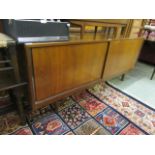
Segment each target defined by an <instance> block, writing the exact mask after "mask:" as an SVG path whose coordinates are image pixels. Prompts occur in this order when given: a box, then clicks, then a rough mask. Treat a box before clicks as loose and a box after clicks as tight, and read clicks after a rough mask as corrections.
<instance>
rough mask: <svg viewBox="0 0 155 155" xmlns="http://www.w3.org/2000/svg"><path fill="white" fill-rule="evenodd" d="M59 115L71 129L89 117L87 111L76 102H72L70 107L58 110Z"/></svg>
mask: <svg viewBox="0 0 155 155" xmlns="http://www.w3.org/2000/svg"><path fill="white" fill-rule="evenodd" d="M59 115H60V116H61V118H63V120H64V121H65V122H66V123H67V125H68V126H69V127H70V128H71V129H74V128H76V127H78V126H79V125H80V124H82V123H83V122H85V121H86V120H88V119H89V118H90V116H89V115H88V113H87V112H86V111H84V110H83V109H82V108H81V107H80V106H79V105H78V104H73V105H71V106H70V107H68V108H66V109H64V110H62V111H60V112H59Z"/></svg>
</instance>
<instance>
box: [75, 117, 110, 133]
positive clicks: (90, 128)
mask: <svg viewBox="0 0 155 155" xmlns="http://www.w3.org/2000/svg"><path fill="white" fill-rule="evenodd" d="M74 132H75V133H76V134H77V135H110V133H109V132H108V131H107V130H106V129H104V128H103V127H102V126H101V125H99V124H98V123H97V122H96V121H95V120H93V119H90V120H88V121H87V122H85V123H84V124H82V125H81V126H80V127H78V128H77V129H75V130H74Z"/></svg>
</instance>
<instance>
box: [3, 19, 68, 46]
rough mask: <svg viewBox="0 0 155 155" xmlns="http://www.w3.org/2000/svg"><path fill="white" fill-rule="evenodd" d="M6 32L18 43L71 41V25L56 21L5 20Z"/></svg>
mask: <svg viewBox="0 0 155 155" xmlns="http://www.w3.org/2000/svg"><path fill="white" fill-rule="evenodd" d="M3 28H4V32H5V33H6V34H8V35H10V36H11V37H13V38H14V39H15V40H16V41H17V42H18V43H30V42H47V41H65V40H68V39H69V23H67V22H60V21H59V22H58V21H54V20H27V19H18V20H17V19H5V20H3Z"/></svg>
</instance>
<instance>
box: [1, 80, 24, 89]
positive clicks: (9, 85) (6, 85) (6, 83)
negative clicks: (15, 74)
mask: <svg viewBox="0 0 155 155" xmlns="http://www.w3.org/2000/svg"><path fill="white" fill-rule="evenodd" d="M26 84H27V83H26V82H20V83H17V82H15V81H14V80H11V79H9V78H6V79H5V80H3V81H1V82H0V91H5V90H9V89H13V88H16V87H20V86H24V85H26Z"/></svg>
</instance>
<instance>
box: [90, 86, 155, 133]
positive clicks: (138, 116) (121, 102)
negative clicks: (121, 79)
mask: <svg viewBox="0 0 155 155" xmlns="http://www.w3.org/2000/svg"><path fill="white" fill-rule="evenodd" d="M89 92H90V93H91V94H93V95H95V96H96V97H97V98H99V99H100V100H101V101H103V102H104V103H106V104H107V105H108V106H110V107H112V108H113V109H115V110H117V111H118V112H119V113H121V114H122V115H123V116H125V117H126V118H128V119H129V120H130V121H132V122H133V123H135V124H136V125H137V126H139V127H140V128H141V129H142V130H144V131H145V132H147V133H148V134H155V111H153V110H152V109H150V108H148V107H147V106H145V105H143V104H141V103H140V102H138V101H136V100H134V99H132V98H130V97H128V96H127V95H125V94H123V93H121V92H120V91H118V90H116V89H114V88H112V87H111V86H109V85H108V84H104V83H100V84H97V85H95V86H94V87H93V88H91V89H89Z"/></svg>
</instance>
